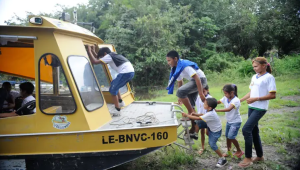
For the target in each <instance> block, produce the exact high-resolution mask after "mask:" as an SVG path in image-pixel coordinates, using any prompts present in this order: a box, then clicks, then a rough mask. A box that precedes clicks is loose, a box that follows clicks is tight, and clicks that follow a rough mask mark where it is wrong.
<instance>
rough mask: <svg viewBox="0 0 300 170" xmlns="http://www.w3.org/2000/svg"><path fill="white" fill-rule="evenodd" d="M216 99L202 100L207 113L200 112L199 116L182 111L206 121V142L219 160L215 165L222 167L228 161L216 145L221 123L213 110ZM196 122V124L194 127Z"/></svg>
mask: <svg viewBox="0 0 300 170" xmlns="http://www.w3.org/2000/svg"><path fill="white" fill-rule="evenodd" d="M217 105H218V101H217V100H216V99H215V98H207V99H206V100H205V102H204V108H205V109H206V110H207V113H205V114H204V115H202V114H201V116H200V117H198V116H193V115H188V114H186V113H182V116H183V117H188V118H190V119H191V120H203V121H205V122H206V123H207V128H208V143H209V145H210V147H211V149H212V150H214V151H215V152H216V153H217V154H218V156H219V160H218V163H217V165H216V166H217V167H223V166H225V165H226V164H227V163H228V162H227V160H226V158H225V157H224V156H223V154H222V152H221V150H220V149H219V148H218V146H217V142H218V139H219V138H220V137H221V135H222V124H221V120H220V118H219V116H218V115H217V113H216V112H215V111H214V109H215V108H216V107H217ZM197 126H198V124H196V127H197Z"/></svg>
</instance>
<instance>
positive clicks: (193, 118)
mask: <svg viewBox="0 0 300 170" xmlns="http://www.w3.org/2000/svg"><path fill="white" fill-rule="evenodd" d="M181 114H182V116H183V117H188V118H190V119H192V120H202V119H201V118H200V117H197V116H192V115H189V114H186V113H181Z"/></svg>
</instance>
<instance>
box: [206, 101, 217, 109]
mask: <svg viewBox="0 0 300 170" xmlns="http://www.w3.org/2000/svg"><path fill="white" fill-rule="evenodd" d="M206 102H207V105H208V106H209V107H211V109H212V110H214V109H215V108H216V107H217V105H218V101H217V99H215V98H207V99H206Z"/></svg>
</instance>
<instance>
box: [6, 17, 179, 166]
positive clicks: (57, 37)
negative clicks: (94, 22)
mask: <svg viewBox="0 0 300 170" xmlns="http://www.w3.org/2000/svg"><path fill="white" fill-rule="evenodd" d="M85 44H89V45H93V44H98V46H99V48H100V47H104V46H105V47H109V48H110V49H112V50H113V51H116V50H115V48H114V46H113V45H110V44H104V42H103V41H102V40H101V39H100V38H98V37H97V36H96V35H94V34H93V33H92V32H90V31H89V30H87V29H84V28H82V27H80V26H78V25H75V24H72V23H69V22H65V21H61V20H56V19H52V18H47V17H32V18H30V24H29V26H26V27H23V26H0V52H1V53H0V72H1V73H4V74H8V75H13V76H17V77H22V78H26V79H30V80H32V81H34V83H35V92H34V93H35V94H34V96H35V98H36V113H34V114H31V115H24V116H16V117H9V118H2V119H0V159H1V160H0V162H1V161H2V164H3V161H12V162H15V161H18V162H19V164H18V165H19V169H21V168H22V167H23V166H25V167H23V168H24V169H25V168H26V169H108V168H111V167H115V166H117V165H120V164H122V163H125V162H128V161H131V160H133V159H135V158H137V157H140V156H142V155H145V154H147V153H149V152H151V151H154V150H156V149H158V148H160V147H163V146H166V145H169V144H171V143H173V142H175V141H176V139H177V126H178V122H177V120H176V116H174V112H175V111H174V108H173V104H172V103H162V102H137V101H134V95H133V93H132V91H131V88H130V86H129V84H127V85H126V86H124V87H123V88H122V89H121V94H122V98H123V100H124V101H125V103H126V106H125V108H123V109H122V115H121V116H120V117H112V116H111V114H110V112H109V110H110V108H111V107H114V106H113V104H112V98H111V95H110V93H109V92H108V88H109V85H110V82H111V80H112V78H113V76H115V73H113V71H112V70H110V68H109V67H108V66H107V65H97V66H92V64H91V62H90V61H89V58H88V55H87V52H86V50H85V47H84V45H85ZM0 167H1V165H0ZM15 167H16V166H15ZM17 167H18V166H17ZM12 169H13V168H12Z"/></svg>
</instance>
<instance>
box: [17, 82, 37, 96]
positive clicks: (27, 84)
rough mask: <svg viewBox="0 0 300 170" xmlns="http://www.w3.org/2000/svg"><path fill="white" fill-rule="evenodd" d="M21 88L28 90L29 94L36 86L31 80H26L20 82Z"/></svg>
mask: <svg viewBox="0 0 300 170" xmlns="http://www.w3.org/2000/svg"><path fill="white" fill-rule="evenodd" d="M20 89H21V90H22V91H26V93H27V94H32V93H33V90H34V86H33V84H32V83H30V82H25V83H21V84H20Z"/></svg>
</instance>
